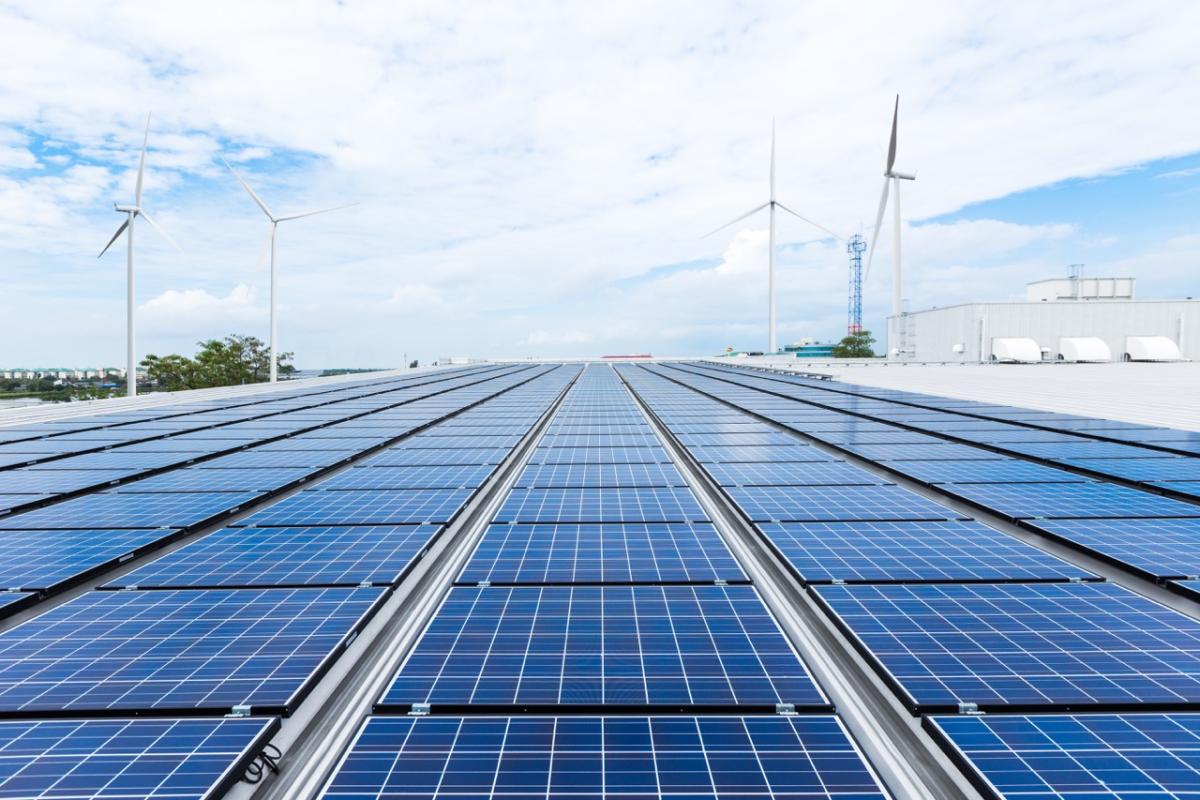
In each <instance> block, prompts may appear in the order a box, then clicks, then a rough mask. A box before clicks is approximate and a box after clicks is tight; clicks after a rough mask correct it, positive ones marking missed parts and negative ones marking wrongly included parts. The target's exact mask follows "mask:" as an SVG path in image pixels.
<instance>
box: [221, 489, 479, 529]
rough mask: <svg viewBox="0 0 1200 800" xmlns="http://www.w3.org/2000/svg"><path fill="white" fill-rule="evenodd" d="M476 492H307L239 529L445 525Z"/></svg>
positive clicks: (259, 514) (248, 519)
mask: <svg viewBox="0 0 1200 800" xmlns="http://www.w3.org/2000/svg"><path fill="white" fill-rule="evenodd" d="M474 492H475V489H474V487H468V488H464V489H387V490H383V489H377V490H366V491H362V490H344V491H323V490H321V489H308V490H305V491H303V492H298V493H296V494H294V495H291V496H290V497H285V498H284V499H283V500H280V501H279V502H277V503H275V504H273V505H270V506H268V507H266V508H264V509H262V510H260V511H257V512H255V513H254V514H251V515H250V516H249V517H246V518H245V519H242V520H239V521H238V522H237V523H236V526H237V527H244V526H248V525H258V526H290V525H403V524H411V523H438V524H443V523H446V522H449V521H451V520H452V519H453V518H454V517H455V515H456V514H457V513H458V512H459V510H460V509H461V508H462V507H463V505H464V504H465V503H466V502H467V500H468V499H469V498H470V497H471V495H472V494H474Z"/></svg>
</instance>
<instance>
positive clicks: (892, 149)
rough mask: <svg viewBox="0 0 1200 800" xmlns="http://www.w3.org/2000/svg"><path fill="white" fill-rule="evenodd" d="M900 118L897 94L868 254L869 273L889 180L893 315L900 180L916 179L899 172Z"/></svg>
mask: <svg viewBox="0 0 1200 800" xmlns="http://www.w3.org/2000/svg"><path fill="white" fill-rule="evenodd" d="M899 118H900V95H896V106H895V108H894V109H892V139H891V142H890V143H889V144H888V154H887V167H886V168H885V169H884V170H883V194H882V195H880V197H879V213H878V214H876V215H875V232H874V233H873V234H871V250H870V252H869V253H868V254H867V269H866V275H864V276H863V279H864V280H865V279H866V276H867V275H870V274H871V262H872V261H873V260H874V259H875V242H877V241H878V240H879V229H880V228H881V227H882V226H883V212H884V211H885V210H886V209H887V201H888V182H889V181H890V182H892V183H894V184H895V186H896V199H895V200H894V201H892V214H893V227H892V316H893V317H898V316H900V310H901V309H900V305H901V300H900V181H915V180H916V179H917V176H916V175H909V174H907V173H904V172H897V171H896V170H895V169H894V167H895V166H896V122H897V121H898V120H899Z"/></svg>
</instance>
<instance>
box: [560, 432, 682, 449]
mask: <svg viewBox="0 0 1200 800" xmlns="http://www.w3.org/2000/svg"><path fill="white" fill-rule="evenodd" d="M658 445H659V441H658V437H657V436H655V435H654V434H653V433H645V434H641V435H639V434H635V433H564V434H558V435H547V436H546V437H545V438H543V439H542V441H541V446H542V447H657V446H658Z"/></svg>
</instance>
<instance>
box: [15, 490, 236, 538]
mask: <svg viewBox="0 0 1200 800" xmlns="http://www.w3.org/2000/svg"><path fill="white" fill-rule="evenodd" d="M258 496H259V495H258V494H256V493H254V492H186V493H177V494H117V493H115V492H100V493H98V494H89V495H84V496H83V497H77V498H75V499H73V500H67V501H65V502H62V503H58V504H57V505H52V506H48V507H46V508H39V509H36V510H34V511H26V512H25V513H23V514H15V515H13V516H11V517H5V518H4V519H3V521H2V522H0V524H2V525H3V526H4V527H5V528H10V529H21V530H29V529H32V528H69V529H83V528H185V527H188V526H191V525H198V524H200V523H202V522H205V521H207V520H212V519H215V518H217V517H220V516H221V515H223V514H225V513H228V512H231V511H232V510H235V509H237V508H238V507H239V506H241V505H242V504H244V503H248V502H250V501H251V500H253V499H254V498H256V497H258Z"/></svg>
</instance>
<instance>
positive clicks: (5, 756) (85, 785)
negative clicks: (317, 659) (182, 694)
mask: <svg viewBox="0 0 1200 800" xmlns="http://www.w3.org/2000/svg"><path fill="white" fill-rule="evenodd" d="M278 727H279V724H278V722H277V721H276V720H270V719H268V720H254V719H92V720H77V719H72V720H43V721H36V720H4V721H0V797H4V798H11V799H12V800H22V799H23V798H41V799H43V800H130V798H144V799H145V800H204V799H205V798H210V797H214V796H216V795H217V794H219V793H221V792H222V790H223V789H224V788H226V787H228V786H229V785H231V784H232V783H233V782H235V781H237V780H238V779H239V778H240V777H241V772H242V769H241V768H242V767H244V765H245V764H246V762H247V760H248V759H249V758H251V757H252V756H253V755H254V754H255V753H256V752H257V751H258V750H260V749H261V742H263V741H264V740H265V739H266V738H267V736H269V735H271V734H272V733H273V732H274V731H275V730H276V729H277V728H278Z"/></svg>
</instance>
